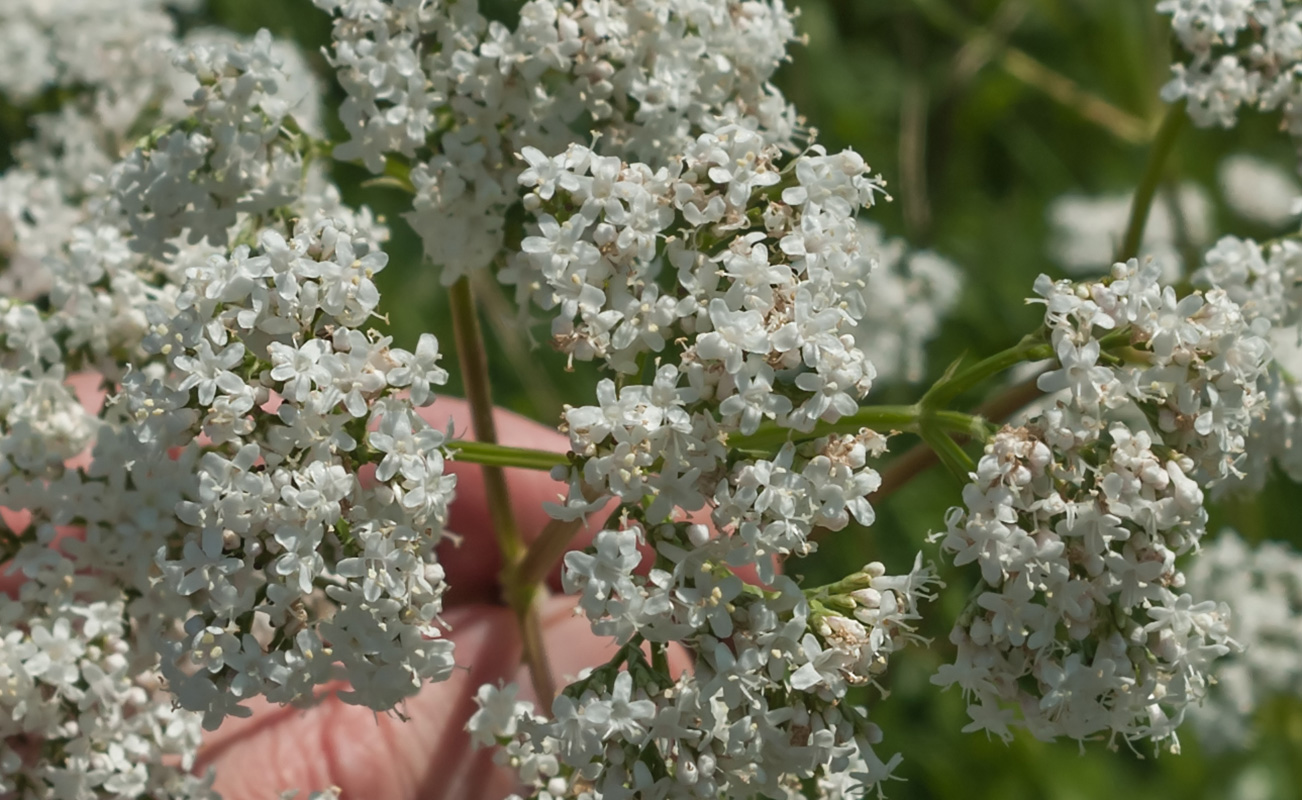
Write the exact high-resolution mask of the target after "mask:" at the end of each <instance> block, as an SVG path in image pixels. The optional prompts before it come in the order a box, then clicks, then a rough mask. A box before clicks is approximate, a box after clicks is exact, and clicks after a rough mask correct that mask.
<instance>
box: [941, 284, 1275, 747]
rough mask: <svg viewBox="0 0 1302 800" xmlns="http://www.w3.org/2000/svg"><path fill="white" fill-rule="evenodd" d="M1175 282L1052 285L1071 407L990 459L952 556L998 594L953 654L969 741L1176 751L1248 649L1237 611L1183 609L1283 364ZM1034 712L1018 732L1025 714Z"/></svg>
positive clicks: (1061, 388)
mask: <svg viewBox="0 0 1302 800" xmlns="http://www.w3.org/2000/svg"><path fill="white" fill-rule="evenodd" d="M1156 271H1157V267H1155V266H1153V265H1151V264H1149V265H1146V266H1143V267H1141V266H1140V265H1139V264H1138V263H1137V262H1135V261H1133V260H1132V261H1131V262H1129V263H1128V264H1117V265H1116V266H1115V267H1114V269H1113V273H1112V275H1111V278H1110V279H1109V280H1106V281H1103V282H1099V283H1095V284H1086V285H1083V286H1074V285H1072V284H1070V283H1068V282H1066V281H1063V282H1058V283H1053V282H1051V281H1049V280H1048V279H1047V278H1043V279H1041V281H1040V282H1039V283H1038V284H1037V291H1038V292H1039V293H1040V294H1041V295H1042V297H1043V298H1044V302H1045V303H1046V326H1047V328H1048V330H1049V331H1050V333H1051V338H1052V342H1053V344H1054V346H1055V349H1056V351H1057V353H1058V362H1059V368H1058V369H1057V370H1054V371H1052V372H1049V373H1046V374H1045V375H1043V376H1042V377H1041V378H1040V381H1039V384H1040V388H1041V389H1043V390H1045V391H1048V392H1061V399H1059V400H1058V401H1057V403H1056V404H1055V405H1054V406H1053V407H1051V408H1049V409H1047V410H1045V411H1044V412H1043V413H1042V414H1040V415H1039V416H1037V417H1034V418H1033V419H1031V420H1030V421H1028V422H1027V423H1026V424H1025V425H1024V426H1022V427H1019V428H1005V429H1004V430H1003V431H1001V432H1000V433H999V434H997V435H996V436H995V438H994V440H993V441H992V442H991V443H990V444H989V445H988V446H987V448H986V454H985V455H984V456H983V457H982V458H981V460H980V462H979V463H978V465H977V470H976V472H975V473H974V474H973V482H972V483H971V484H969V485H968V486H966V487H965V489H964V492H963V500H964V507H962V508H955V509H953V510H951V512H950V514H949V517H948V519H947V532H946V534H945V535H944V541H943V543H942V547H943V548H944V549H946V550H948V551H950V552H951V553H953V554H954V560H955V563H956V564H967V563H976V564H977V565H979V566H980V568H981V576H982V583H981V584H980V585H979V588H978V590H977V592H976V593H975V595H974V597H973V599H972V602H971V605H970V606H969V608H968V610H967V611H966V612H965V614H964V615H963V617H962V618H961V619H960V621H959V623H958V625H957V626H956V627H955V629H954V631H953V633H952V634H951V641H952V642H953V643H954V644H955V645H956V646H957V647H958V657H957V659H956V660H955V663H954V664H952V665H948V666H946V667H944V668H942V670H941V671H940V672H939V673H938V674H937V675H936V677H935V678H934V680H935V682H936V683H938V684H940V685H943V686H949V685H954V684H957V685H958V686H960V687H962V689H963V691H964V694H965V696H966V697H967V698H968V700H969V702H970V705H969V707H968V713H969V714H970V716H971V717H972V723H971V725H969V728H968V729H969V730H985V731H987V732H989V733H993V734H996V735H998V736H1000V737H1003V738H1008V737H1009V736H1010V735H1011V734H1010V727H1013V726H1017V725H1021V726H1025V727H1026V728H1027V729H1028V730H1029V731H1030V732H1031V733H1032V734H1034V735H1035V736H1037V737H1039V738H1043V739H1051V738H1055V737H1058V736H1067V737H1071V738H1075V739H1079V740H1084V739H1086V738H1090V737H1093V736H1095V735H1098V734H1107V735H1111V736H1120V737H1123V738H1126V739H1140V738H1149V739H1154V740H1169V741H1170V742H1171V744H1172V746H1173V747H1174V746H1176V744H1177V740H1176V738H1175V728H1176V726H1177V725H1179V724H1180V722H1181V720H1182V719H1183V717H1184V714H1185V711H1186V708H1187V707H1188V706H1189V705H1190V704H1194V703H1196V702H1198V701H1199V700H1200V699H1201V698H1202V697H1203V695H1204V694H1205V692H1206V689H1207V685H1208V676H1209V674H1210V669H1211V666H1210V665H1211V662H1212V661H1213V660H1214V659H1215V658H1217V657H1219V656H1221V655H1224V654H1226V653H1227V652H1229V651H1230V650H1231V649H1232V648H1233V647H1234V642H1233V640H1232V639H1231V637H1230V631H1229V628H1228V619H1227V618H1228V615H1229V608H1228V607H1227V606H1225V605H1224V604H1219V605H1218V604H1217V603H1215V602H1211V601H1202V602H1199V601H1196V600H1195V599H1194V598H1193V597H1192V596H1191V595H1190V594H1186V593H1179V591H1178V590H1179V589H1180V588H1181V587H1182V586H1183V585H1184V576H1183V574H1182V573H1181V572H1180V570H1179V569H1178V568H1177V567H1176V564H1175V560H1176V557H1177V556H1179V555H1181V554H1183V553H1186V552H1189V551H1191V550H1193V549H1194V548H1196V546H1197V543H1198V540H1199V539H1200V538H1201V537H1202V535H1203V533H1204V531H1205V525H1206V511H1205V510H1204V508H1203V498H1204V491H1203V490H1204V488H1206V487H1207V486H1209V485H1212V484H1215V483H1217V482H1219V481H1221V480H1223V479H1224V478H1225V477H1226V476H1228V475H1230V474H1232V473H1233V470H1234V469H1235V467H1236V462H1237V461H1238V459H1239V458H1240V457H1241V455H1242V451H1243V448H1244V437H1245V434H1246V433H1247V430H1248V427H1249V426H1250V424H1251V423H1252V421H1253V418H1254V417H1255V416H1257V415H1258V414H1259V413H1260V410H1261V408H1260V407H1261V405H1262V402H1263V392H1262V390H1261V389H1260V388H1259V382H1260V380H1261V378H1262V375H1263V370H1264V368H1265V358H1266V354H1267V349H1268V348H1267V346H1266V342H1265V340H1264V339H1263V338H1262V337H1261V335H1260V331H1259V330H1257V328H1258V327H1259V326H1255V325H1253V324H1251V323H1250V322H1248V321H1247V320H1246V319H1245V317H1244V314H1243V312H1242V310H1241V309H1240V308H1239V306H1238V305H1237V304H1235V303H1234V302H1233V301H1231V300H1230V299H1229V298H1228V297H1227V296H1226V294H1225V293H1224V292H1223V291H1220V290H1211V291H1208V292H1207V293H1206V294H1202V293H1194V294H1191V295H1189V296H1187V297H1185V298H1183V299H1180V300H1177V299H1176V296H1175V294H1174V292H1173V291H1172V290H1171V288H1170V287H1163V286H1161V285H1160V283H1158V281H1157V276H1156ZM1019 710H1020V715H1019V714H1018V711H1019Z"/></svg>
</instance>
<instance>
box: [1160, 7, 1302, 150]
mask: <svg viewBox="0 0 1302 800" xmlns="http://www.w3.org/2000/svg"><path fill="white" fill-rule="evenodd" d="M1157 10H1158V11H1159V12H1160V13H1163V14H1169V15H1170V16H1171V29H1172V31H1173V32H1174V33H1175V36H1176V38H1177V39H1178V40H1179V42H1180V45H1181V46H1182V47H1183V48H1184V50H1185V52H1186V53H1187V54H1188V60H1187V61H1184V62H1180V63H1176V64H1175V65H1173V66H1172V68H1171V72H1172V74H1171V80H1170V82H1169V83H1167V85H1166V86H1165V87H1164V88H1163V89H1162V97H1163V99H1165V100H1166V101H1167V102H1175V101H1177V100H1184V101H1185V102H1186V103H1187V107H1188V109H1189V116H1190V118H1191V119H1193V121H1194V122H1195V123H1197V124H1199V125H1203V126H1212V125H1220V126H1222V127H1226V128H1229V127H1232V126H1233V125H1234V124H1235V122H1236V121H1237V119H1238V116H1239V110H1240V109H1241V108H1244V107H1246V108H1253V109H1258V110H1262V111H1272V110H1276V109H1279V110H1281V111H1282V112H1283V115H1284V124H1285V126H1286V127H1287V129H1288V130H1289V132H1290V133H1291V134H1292V135H1293V137H1294V138H1297V137H1298V136H1299V135H1302V106H1300V105H1299V104H1298V94H1297V93H1298V88H1297V87H1298V82H1297V75H1298V67H1299V60H1300V59H1302V7H1299V6H1298V5H1297V4H1296V3H1293V2H1291V1H1290V0H1272V1H1271V2H1260V1H1259V0H1223V1H1221V2H1208V1H1207V0H1161V2H1159V3H1158V4H1157Z"/></svg>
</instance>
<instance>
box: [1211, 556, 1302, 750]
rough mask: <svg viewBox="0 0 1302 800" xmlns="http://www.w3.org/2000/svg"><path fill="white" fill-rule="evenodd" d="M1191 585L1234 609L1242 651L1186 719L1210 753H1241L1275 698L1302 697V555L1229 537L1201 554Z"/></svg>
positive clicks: (1230, 660)
mask: <svg viewBox="0 0 1302 800" xmlns="http://www.w3.org/2000/svg"><path fill="white" fill-rule="evenodd" d="M1188 578H1189V580H1188V586H1189V588H1190V589H1192V590H1195V591H1197V592H1199V594H1201V595H1202V596H1205V597H1210V598H1213V599H1215V600H1219V601H1222V602H1226V603H1230V604H1231V605H1232V606H1233V607H1234V617H1233V618H1232V619H1231V621H1230V632H1231V633H1232V634H1233V635H1234V638H1235V639H1236V640H1237V641H1239V642H1240V643H1242V644H1243V652H1242V653H1239V654H1236V655H1234V656H1232V657H1230V658H1228V659H1226V660H1225V661H1224V662H1222V663H1220V664H1218V665H1217V668H1216V685H1215V686H1214V687H1213V688H1212V691H1211V692H1209V693H1208V695H1207V699H1206V701H1205V702H1204V703H1203V704H1202V705H1200V706H1197V707H1195V708H1192V709H1190V712H1189V718H1190V720H1191V721H1192V723H1193V726H1194V729H1195V730H1196V731H1197V732H1198V738H1199V741H1200V742H1202V743H1203V745H1204V746H1205V747H1208V748H1210V749H1213V750H1221V749H1225V748H1230V747H1244V746H1247V745H1248V744H1250V743H1251V740H1252V728H1251V722H1252V715H1253V712H1254V711H1256V709H1257V708H1258V707H1259V706H1260V705H1261V704H1262V703H1263V702H1264V701H1266V700H1267V699H1268V698H1269V697H1271V696H1272V695H1279V694H1287V695H1291V696H1293V697H1299V696H1302V662H1299V660H1298V657H1297V654H1298V652H1299V651H1302V555H1299V554H1298V553H1297V552H1296V551H1294V550H1292V549H1291V548H1289V547H1288V546H1287V545H1285V544H1282V543H1280V542H1269V541H1268V542H1262V543H1261V544H1260V545H1258V546H1255V547H1253V546H1250V545H1248V544H1247V543H1246V542H1244V541H1243V539H1242V538H1240V537H1239V535H1238V534H1237V533H1235V532H1234V531H1232V530H1225V531H1222V532H1221V533H1220V534H1219V535H1218V536H1217V537H1216V539H1215V540H1214V541H1213V542H1212V543H1211V544H1210V545H1207V546H1205V547H1203V550H1202V552H1201V553H1200V554H1199V556H1198V559H1197V560H1196V561H1194V562H1193V564H1192V565H1191V566H1190V567H1189V576H1188Z"/></svg>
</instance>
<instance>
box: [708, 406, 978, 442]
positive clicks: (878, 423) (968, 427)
mask: <svg viewBox="0 0 1302 800" xmlns="http://www.w3.org/2000/svg"><path fill="white" fill-rule="evenodd" d="M924 416H926V417H928V418H929V419H931V420H932V421H933V422H934V424H935V426H936V427H937V428H939V429H941V430H946V431H951V432H953V433H959V434H963V435H969V436H983V435H984V434H985V432H986V430H987V425H986V422H985V421H984V420H982V419H981V418H980V417H975V416H973V415H971V414H964V413H963V412H961V411H947V410H941V411H934V412H931V413H929V414H928V413H926V412H924V410H923V407H922V406H921V405H920V404H915V405H911V406H860V407H859V410H858V411H856V412H855V413H853V414H851V415H849V416H847V417H841V418H840V419H839V420H837V421H836V422H820V423H818V424H817V425H815V426H814V429H813V430H811V431H808V432H802V431H795V430H792V429H791V428H783V427H779V426H778V425H775V424H773V423H771V422H766V423H764V424H763V425H761V426H760V427H759V430H757V431H755V432H754V433H752V434H750V435H741V434H738V435H736V436H730V437H728V444H729V445H730V446H732V447H733V448H735V449H737V450H747V451H763V452H765V453H770V454H771V453H772V452H773V451H774V450H775V449H776V448H778V447H781V446H782V445H783V444H786V442H788V441H807V440H811V439H819V438H822V437H824V436H832V435H834V434H842V435H844V434H847V433H850V434H853V433H858V432H859V430H860V429H861V428H871V429H873V430H877V431H896V432H899V433H917V432H918V429H919V428H918V426H919V425H920V424H921V422H922V419H923V417H924Z"/></svg>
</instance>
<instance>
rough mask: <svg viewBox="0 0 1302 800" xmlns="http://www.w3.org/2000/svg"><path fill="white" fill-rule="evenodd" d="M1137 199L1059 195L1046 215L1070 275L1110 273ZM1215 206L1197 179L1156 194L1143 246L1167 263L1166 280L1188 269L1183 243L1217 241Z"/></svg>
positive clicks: (1054, 249) (1052, 247)
mask: <svg viewBox="0 0 1302 800" xmlns="http://www.w3.org/2000/svg"><path fill="white" fill-rule="evenodd" d="M1133 202H1134V196H1133V194H1108V195H1101V196H1089V195H1082V194H1065V195H1062V196H1061V197H1057V198H1055V199H1054V201H1053V202H1052V203H1051V204H1050V205H1049V209H1048V213H1047V215H1046V216H1047V217H1048V222H1049V228H1050V240H1049V257H1050V258H1052V259H1053V260H1054V261H1056V262H1058V265H1059V266H1060V267H1062V269H1063V271H1064V272H1066V273H1067V274H1068V275H1073V276H1093V275H1103V274H1106V273H1107V272H1108V270H1109V269H1110V268H1111V266H1112V263H1113V261H1114V260H1115V257H1116V253H1117V247H1118V245H1120V244H1121V237H1122V236H1123V235H1124V234H1125V231H1126V223H1127V222H1128V221H1129V217H1130V206H1131V205H1132V203H1133ZM1215 210H1216V209H1215V206H1214V205H1213V204H1212V198H1211V197H1210V196H1208V194H1207V191H1206V190H1205V189H1203V188H1202V186H1200V185H1199V184H1197V183H1195V182H1193V181H1184V182H1182V183H1181V184H1180V186H1179V187H1178V188H1177V189H1176V190H1175V191H1173V192H1170V193H1166V192H1163V193H1161V194H1159V195H1158V197H1157V198H1156V199H1155V201H1154V202H1153V207H1152V208H1151V209H1150V210H1149V214H1148V222H1147V224H1145V225H1144V237H1143V240H1142V241H1141V242H1140V248H1139V249H1140V252H1142V253H1144V254H1145V256H1146V257H1148V258H1151V259H1153V260H1154V261H1156V262H1157V263H1158V264H1161V265H1162V277H1163V279H1164V280H1166V281H1168V282H1175V281H1176V280H1178V279H1179V278H1180V277H1182V276H1183V275H1184V274H1185V264H1184V253H1182V252H1181V248H1182V246H1185V245H1187V246H1190V247H1196V248H1198V249H1199V250H1200V251H1201V250H1202V249H1203V248H1204V247H1206V246H1207V245H1208V244H1210V243H1211V240H1212V238H1213V237H1214V236H1215V233H1214V231H1215V229H1214V227H1213V213H1214V212H1215ZM1194 266H1195V265H1193V264H1190V265H1188V268H1189V269H1192V268H1193V267H1194Z"/></svg>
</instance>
